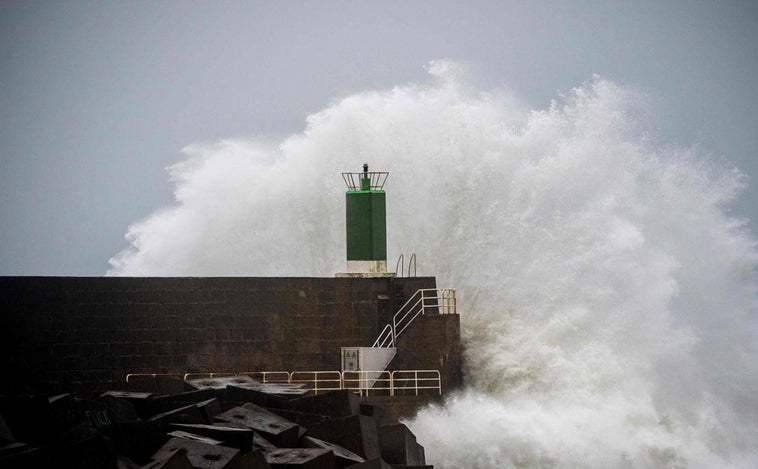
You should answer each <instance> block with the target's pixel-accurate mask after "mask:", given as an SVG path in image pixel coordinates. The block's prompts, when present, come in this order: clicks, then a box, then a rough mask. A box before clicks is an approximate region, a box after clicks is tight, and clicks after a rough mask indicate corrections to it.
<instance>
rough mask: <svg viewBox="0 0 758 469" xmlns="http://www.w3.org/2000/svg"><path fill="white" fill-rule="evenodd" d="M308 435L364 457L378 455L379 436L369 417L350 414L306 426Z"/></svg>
mask: <svg viewBox="0 0 758 469" xmlns="http://www.w3.org/2000/svg"><path fill="white" fill-rule="evenodd" d="M308 435H309V436H312V437H315V438H319V439H323V440H326V441H329V442H330V443H334V444H337V445H340V446H343V447H345V448H347V449H349V450H350V451H352V452H354V453H356V454H357V455H359V456H360V457H362V458H364V459H374V458H378V457H380V452H379V436H378V434H377V428H376V423H375V422H374V420H373V419H372V418H371V417H366V416H364V415H351V416H349V417H343V418H339V419H333V420H328V421H326V422H323V423H320V424H318V425H313V426H311V427H310V428H308Z"/></svg>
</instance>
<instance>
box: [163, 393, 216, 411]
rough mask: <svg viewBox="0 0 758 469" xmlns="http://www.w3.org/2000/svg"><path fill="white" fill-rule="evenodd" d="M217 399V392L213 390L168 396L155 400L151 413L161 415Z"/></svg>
mask: <svg viewBox="0 0 758 469" xmlns="http://www.w3.org/2000/svg"><path fill="white" fill-rule="evenodd" d="M215 397H216V391H214V390H213V389H199V390H194V391H187V392H182V393H179V394H171V395H166V396H158V397H155V398H153V400H152V402H151V403H150V411H151V413H153V414H159V413H161V412H166V411H168V410H171V409H176V408H178V407H184V406H187V405H190V404H197V403H198V402H202V401H207V400H208V399H213V398H215Z"/></svg>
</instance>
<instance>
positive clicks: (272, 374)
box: [239, 371, 292, 384]
mask: <svg viewBox="0 0 758 469" xmlns="http://www.w3.org/2000/svg"><path fill="white" fill-rule="evenodd" d="M239 374H240V375H245V376H249V377H251V378H253V379H257V380H258V381H260V382H261V383H274V384H278V383H291V382H292V381H291V380H290V373H289V372H288V371H243V372H242V373H239Z"/></svg>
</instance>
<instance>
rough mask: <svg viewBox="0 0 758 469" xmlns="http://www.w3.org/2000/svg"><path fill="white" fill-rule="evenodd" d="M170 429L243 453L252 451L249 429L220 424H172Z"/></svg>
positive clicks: (251, 435)
mask: <svg viewBox="0 0 758 469" xmlns="http://www.w3.org/2000/svg"><path fill="white" fill-rule="evenodd" d="M169 428H170V429H176V430H183V431H186V432H190V433H194V434H197V435H203V436H207V437H210V438H213V439H216V440H219V441H222V442H223V443H221V444H223V445H224V446H231V447H232V448H237V449H239V450H240V451H241V452H243V453H247V452H249V451H252V450H253V435H254V432H253V430H251V429H249V428H234V427H230V426H224V425H222V424H216V425H204V424H182V423H172V424H171V425H169Z"/></svg>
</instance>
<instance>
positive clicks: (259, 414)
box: [216, 403, 299, 448]
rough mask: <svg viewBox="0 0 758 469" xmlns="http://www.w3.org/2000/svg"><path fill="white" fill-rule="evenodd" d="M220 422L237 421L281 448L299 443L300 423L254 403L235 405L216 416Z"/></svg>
mask: <svg viewBox="0 0 758 469" xmlns="http://www.w3.org/2000/svg"><path fill="white" fill-rule="evenodd" d="M216 420H217V421H219V422H236V423H241V424H243V425H245V426H246V427H248V428H252V429H253V430H255V431H256V432H260V433H261V434H262V435H263V436H264V437H265V438H266V439H267V440H269V441H271V442H272V443H273V444H275V445H276V446H278V447H280V448H290V447H294V446H296V445H297V440H298V429H299V427H298V425H297V424H296V423H294V422H290V421H289V420H287V419H284V418H282V417H279V416H278V415H276V414H274V413H271V412H269V411H267V410H265V409H263V408H261V407H258V406H256V405H254V404H249V403H248V404H245V405H243V406H242V407H235V408H233V409H230V410H228V411H226V412H223V413H221V414H219V415H217V416H216Z"/></svg>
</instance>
